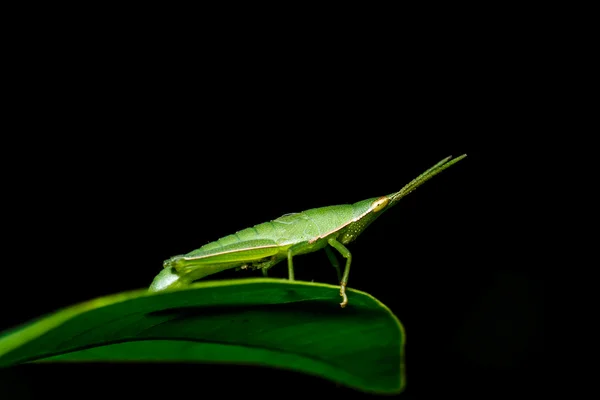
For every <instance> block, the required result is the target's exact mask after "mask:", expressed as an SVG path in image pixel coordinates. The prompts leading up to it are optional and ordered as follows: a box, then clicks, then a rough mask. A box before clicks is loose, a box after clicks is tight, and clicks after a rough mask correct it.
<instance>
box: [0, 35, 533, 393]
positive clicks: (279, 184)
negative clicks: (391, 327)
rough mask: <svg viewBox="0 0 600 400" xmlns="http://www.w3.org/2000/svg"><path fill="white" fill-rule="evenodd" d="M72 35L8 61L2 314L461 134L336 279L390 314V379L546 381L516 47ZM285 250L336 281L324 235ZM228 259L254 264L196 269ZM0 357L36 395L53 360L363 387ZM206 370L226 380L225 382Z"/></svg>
mask: <svg viewBox="0 0 600 400" xmlns="http://www.w3.org/2000/svg"><path fill="white" fill-rule="evenodd" d="M102 32H106V31H102ZM72 33H73V32H66V34H65V36H64V38H61V39H47V40H46V39H44V37H42V36H39V37H36V38H35V40H34V41H33V42H34V43H35V44H36V46H35V49H34V50H31V49H30V53H31V54H29V56H28V57H27V58H24V59H26V60H27V61H23V62H22V65H16V66H15V67H18V68H17V69H19V71H18V72H19V73H18V75H15V76H18V77H19V78H15V80H14V83H16V84H17V85H18V86H19V88H20V90H19V91H18V92H15V95H14V101H13V102H12V107H14V111H15V114H14V115H15V117H16V119H17V120H18V121H19V123H18V124H17V125H16V126H14V127H13V130H12V132H11V135H12V138H13V141H11V142H6V143H5V144H4V145H3V147H2V149H3V153H4V154H5V156H6V158H9V157H10V159H11V160H13V161H12V162H10V163H9V164H7V166H6V167H5V168H4V184H5V186H4V187H5V189H4V197H5V201H6V204H8V206H6V208H5V223H4V227H5V237H6V238H7V240H6V241H5V243H4V248H5V251H4V253H5V256H4V263H3V264H4V267H3V277H2V282H3V285H2V286H3V287H4V288H5V290H4V292H3V295H6V300H3V302H2V304H3V306H2V307H3V308H2V321H1V323H2V328H9V327H12V326H14V325H16V324H19V323H22V322H26V321H28V320H30V319H32V318H35V317H38V316H41V315H43V314H45V313H49V312H51V311H53V310H55V309H57V308H59V307H63V306H67V305H70V304H73V303H76V302H79V301H84V300H87V299H91V298H94V297H97V296H102V295H107V294H111V293H115V292H118V291H122V290H129V289H135V288H141V287H146V286H148V285H149V284H150V282H151V281H152V279H153V277H154V276H155V275H156V274H157V273H158V272H159V271H160V269H161V265H162V261H163V260H164V259H166V258H168V257H170V256H172V255H175V254H181V253H186V252H188V251H190V250H193V249H195V248H197V247H200V246H201V245H203V244H205V243H207V242H209V241H212V240H216V239H218V238H219V237H221V236H224V235H227V234H229V233H232V232H235V231H237V230H240V229H242V228H245V227H248V226H251V225H254V224H256V223H260V222H265V221H267V220H270V219H274V218H276V217H278V216H280V215H282V214H285V213H289V212H296V211H301V210H305V209H308V208H313V207H319V206H325V205H331V204H341V203H352V202H355V201H359V200H362V199H365V198H370V197H375V196H379V195H383V194H388V193H390V192H393V191H396V190H398V189H399V188H400V187H402V186H403V185H404V184H405V183H407V182H408V181H410V180H411V179H413V178H414V177H415V176H416V175H418V174H419V173H421V172H423V171H424V170H425V169H427V168H428V167H430V166H431V165H433V164H435V163H436V162H437V161H439V160H440V159H442V158H444V157H446V156H448V155H453V156H459V155H460V154H462V153H467V154H468V157H467V158H466V159H465V160H463V161H461V162H459V163H458V164H456V165H455V166H453V167H451V168H450V169H448V170H446V171H444V172H443V173H442V174H440V175H438V176H437V177H435V178H433V179H432V180H431V181H430V182H428V183H427V184H426V185H424V186H423V187H421V188H419V189H418V190H417V191H415V192H414V193H413V194H411V195H410V196H409V197H407V198H406V199H405V200H403V201H402V202H401V204H399V205H398V206H397V207H395V208H393V209H392V210H390V211H389V212H387V213H386V214H385V215H384V216H383V217H382V218H380V219H379V220H377V221H376V222H375V223H374V224H373V225H372V226H370V227H369V228H368V229H367V230H366V231H365V232H364V233H363V235H361V236H360V237H359V238H358V240H357V241H356V242H355V243H353V244H352V245H350V250H351V251H352V254H353V256H354V259H353V268H352V272H351V274H350V281H349V286H350V287H354V288H357V289H360V290H363V291H366V292H368V293H371V294H372V295H374V296H375V297H377V298H378V299H380V300H381V301H382V302H383V303H385V304H387V305H388V306H389V307H390V308H391V309H392V311H393V312H394V313H395V314H396V315H397V316H398V318H399V319H400V320H401V321H402V322H403V324H404V326H405V329H406V332H407V338H408V343H407V348H406V351H407V358H406V364H407V374H408V386H407V388H406V392H405V393H404V396H406V398H411V397H412V398H426V397H427V396H433V395H439V394H444V393H457V394H459V395H462V396H471V395H472V396H486V397H490V396H494V395H499V396H500V395H506V394H511V393H523V390H524V389H523V387H525V386H526V387H528V388H531V387H533V386H534V384H535V383H536V382H538V381H539V379H543V378H544V376H543V375H542V372H541V370H542V369H541V367H542V362H541V355H542V352H543V349H544V345H543V329H542V323H543V321H542V318H543V317H542V308H543V296H542V293H543V275H542V273H541V271H540V270H539V269H538V266H537V265H536V264H535V263H533V262H531V260H530V259H529V258H528V257H527V256H526V253H525V249H526V243H525V242H524V239H523V238H525V237H526V236H527V233H526V232H524V230H525V228H524V226H523V225H522V221H523V220H522V219H521V218H520V216H521V215H522V213H523V211H522V209H521V202H520V198H519V195H518V193H519V190H518V189H519V187H521V186H523V185H524V184H525V183H526V182H525V178H522V177H521V176H520V175H519V174H517V173H516V171H517V162H518V161H517V160H518V158H519V157H518V155H517V152H515V149H516V148H518V145H515V144H514V142H512V141H511V140H509V139H508V135H509V134H510V133H512V132H518V133H524V132H526V131H527V130H528V129H531V127H532V126H534V124H535V120H536V119H537V118H538V113H539V112H540V110H539V109H537V108H536V106H535V104H534V103H535V102H534V101H530V97H529V96H530V95H531V94H532V93H533V92H537V90H538V89H539V88H540V85H538V83H537V82H536V70H535V68H533V67H531V65H530V64H529V62H528V57H529V56H530V54H529V53H527V52H525V51H522V50H518V49H512V50H510V51H507V50H506V49H503V46H502V44H501V43H500V42H498V41H495V40H494V39H493V38H492V39H491V42H485V43H484V42H468V43H464V42H462V44H461V45H458V44H457V43H456V42H453V41H450V40H449V41H444V39H443V38H442V37H436V38H435V40H433V41H432V42H431V43H432V44H435V46H434V47H428V48H427V49H425V48H423V47H420V46H418V45H417V44H413V45H410V44H407V43H406V42H405V41H400V40H399V41H398V42H397V43H393V41H392V43H389V42H386V43H387V44H386V45H376V44H373V43H372V42H361V41H360V40H357V41H356V42H354V41H353V42H352V43H354V45H353V46H348V45H346V46H338V42H335V41H334V42H332V43H330V44H329V45H325V44H322V45H321V46H316V47H315V48H314V49H313V48H312V47H311V45H310V44H307V43H305V41H304V40H302V38H294V39H290V40H291V41H292V42H290V43H284V44H281V43H279V44H278V43H274V42H265V41H262V40H258V41H244V38H243V37H238V38H236V41H234V42H235V43H237V45H236V46H233V47H231V46H223V45H222V44H221V43H219V44H215V42H213V41H211V38H209V37H204V36H201V39H199V40H198V41H197V42H195V41H191V42H190V41H189V40H183V38H184V37H186V35H190V34H194V35H197V34H198V33H197V32H195V31H194V30H193V29H192V30H190V31H185V32H184V31H181V32H178V33H171V35H170V36H167V37H166V38H165V37H163V36H162V35H161V34H154V35H151V34H150V33H146V32H142V33H140V32H137V33H136V32H131V35H128V36H127V37H121V38H111V39H110V40H109V41H108V42H107V38H106V36H105V35H103V34H100V33H99V34H98V36H97V37H93V36H90V37H86V38H85V39H79V40H75V39H73V35H72ZM67 38H68V39H69V40H67ZM179 39H181V40H179ZM484 44H485V46H484ZM390 46H391V47H390ZM413 46H414V47H413ZM490 49H494V50H493V51H492V50H490ZM32 54H33V55H32ZM500 55H502V56H500ZM17 64H18V63H17ZM537 94H538V95H539V92H537ZM516 193H517V194H516ZM295 266H296V275H297V276H296V277H297V279H302V280H312V279H315V280H317V281H324V282H330V283H333V282H334V281H335V279H334V278H335V273H334V271H333V269H332V268H331V267H330V266H329V264H328V261H327V258H326V257H325V255H324V254H322V253H315V254H310V255H306V256H304V257H298V258H297V259H296V261H295ZM272 272H273V275H274V276H285V272H286V268H285V266H284V265H283V264H281V265H278V266H276V267H275V268H274V269H273V270H272ZM234 276H235V277H241V276H252V274H251V273H249V272H245V271H241V272H231V273H229V272H225V273H223V274H222V275H220V276H214V277H212V279H221V278H225V277H234ZM255 276H258V275H255ZM3 373H4V374H5V375H4V376H5V378H6V379H4V381H5V382H10V383H11V384H12V385H11V386H10V388H9V390H13V389H14V388H17V389H18V390H21V391H23V392H27V393H29V394H33V395H40V393H42V392H43V393H46V394H47V393H53V392H55V393H58V392H60V391H63V390H65V388H64V386H61V385H59V384H57V380H56V376H55V375H59V376H62V377H63V378H64V379H69V382H71V381H75V382H79V383H81V385H82V387H83V388H82V389H77V390H82V391H85V390H91V391H92V392H99V391H100V392H103V391H107V393H109V392H110V390H111V389H110V388H111V387H112V386H113V385H116V384H119V385H123V386H122V388H123V389H124V390H125V389H127V388H128V389H129V390H131V391H132V393H146V392H153V391H155V390H160V389H161V388H163V389H164V388H167V389H168V390H171V388H173V389H172V390H177V391H180V392H181V391H192V390H195V388H197V389H198V390H200V389H202V388H204V389H206V388H211V389H213V390H220V391H221V392H222V393H225V392H227V391H229V390H230V391H231V392H232V393H263V394H264V393H271V392H272V393H282V390H281V389H278V388H276V385H281V387H284V386H285V387H287V389H285V390H286V391H291V392H299V393H302V392H306V393H316V392H324V393H327V394H333V395H344V396H349V395H357V394H356V393H354V392H353V391H350V390H347V389H343V388H337V387H335V385H332V384H329V383H328V382H323V381H320V380H319V379H317V378H313V377H307V376H304V375H301V374H296V373H293V372H286V371H273V370H269V369H263V368H258V367H228V366H204V367H203V366H172V365H171V366H148V365H145V366H131V365H127V366H123V365H118V366H117V365H101V366H97V365H96V366H85V367H72V366H62V367H55V366H52V367H49V366H45V367H27V368H25V367H20V368H16V369H14V370H11V371H4V372H3ZM67 377H68V378H67ZM220 380H230V382H232V384H231V385H230V386H227V389H226V390H225V391H224V389H223V387H222V384H220V383H219V382H220ZM148 382H151V383H152V384H153V385H151V386H150V388H149V387H148ZM165 382H166V383H165ZM154 384H155V385H156V386H154ZM77 390H75V389H73V392H76V391H77ZM77 393H79V392H77ZM81 393H84V392H81Z"/></svg>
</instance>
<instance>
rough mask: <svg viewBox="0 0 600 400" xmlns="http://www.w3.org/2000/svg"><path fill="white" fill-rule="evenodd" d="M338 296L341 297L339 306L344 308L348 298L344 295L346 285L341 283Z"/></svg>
mask: <svg viewBox="0 0 600 400" xmlns="http://www.w3.org/2000/svg"><path fill="white" fill-rule="evenodd" d="M340 296H342V302H341V303H340V306H341V307H342V308H344V307H346V305H347V304H348V296H347V295H346V285H345V284H343V283H342V284H341V285H340Z"/></svg>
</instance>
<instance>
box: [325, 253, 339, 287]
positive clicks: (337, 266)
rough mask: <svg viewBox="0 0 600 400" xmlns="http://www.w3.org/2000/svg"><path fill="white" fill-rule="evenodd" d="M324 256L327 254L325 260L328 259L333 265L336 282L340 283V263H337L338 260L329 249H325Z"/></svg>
mask: <svg viewBox="0 0 600 400" xmlns="http://www.w3.org/2000/svg"><path fill="white" fill-rule="evenodd" d="M325 254H327V258H329V261H330V262H331V265H333V268H335V270H336V272H337V277H338V282H341V281H342V272H341V271H340V263H339V261H338V259H337V258H336V256H335V254H333V251H332V250H331V248H330V247H325Z"/></svg>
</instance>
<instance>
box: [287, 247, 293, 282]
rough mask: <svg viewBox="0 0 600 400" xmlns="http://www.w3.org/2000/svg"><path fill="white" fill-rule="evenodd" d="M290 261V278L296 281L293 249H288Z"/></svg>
mask: <svg viewBox="0 0 600 400" xmlns="http://www.w3.org/2000/svg"><path fill="white" fill-rule="evenodd" d="M287 259H288V277H289V280H290V281H293V280H294V263H293V262H292V249H291V248H290V249H288V252H287Z"/></svg>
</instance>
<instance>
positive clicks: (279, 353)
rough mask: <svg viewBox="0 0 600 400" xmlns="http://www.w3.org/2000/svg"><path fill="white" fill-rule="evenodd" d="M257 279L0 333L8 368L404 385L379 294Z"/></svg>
mask: <svg viewBox="0 0 600 400" xmlns="http://www.w3.org/2000/svg"><path fill="white" fill-rule="evenodd" d="M347 293H348V297H349V300H350V303H349V305H348V306H347V307H346V308H344V309H342V308H341V307H340V306H339V301H340V297H339V287H338V286H332V285H327V284H321V283H310V282H302V281H289V280H283V279H281V280H280V279H272V278H257V279H236V280H226V281H224V280H217V281H201V282H199V283H195V284H193V285H191V286H190V287H189V288H186V289H179V290H173V291H165V292H156V293H151V292H148V291H147V290H145V289H144V290H136V291H130V292H124V293H118V294H115V295H110V296H106V297H101V298H97V299H94V300H90V301H86V302H83V303H80V304H76V305H73V306H71V307H68V308H65V309H63V310H59V311H57V312H55V313H53V314H51V315H48V316H46V317H43V318H40V319H38V320H36V321H32V322H30V323H28V324H26V325H24V326H21V327H18V328H15V329H13V330H11V331H7V332H4V333H3V334H2V335H0V366H3V367H7V366H11V365H15V364H21V363H28V362H62V361H81V362H91V361H103V362H111V361H134V362H149V361H153V362H156V361H158V362H180V361H185V362H201V363H212V362H220V363H223V362H226V363H232V364H238V363H243V364H248V363H250V364H256V365H261V366H268V367H275V368H283V369H289V370H294V371H299V372H302V373H307V374H311V375H316V376H320V377H322V378H325V379H328V380H331V381H333V382H337V383H339V384H342V385H346V386H348V387H351V388H354V389H358V390H361V391H365V392H373V393H382V394H394V393H399V392H401V391H402V389H403V387H404V383H405V380H404V357H403V355H404V353H403V349H404V330H403V327H402V325H401V323H400V321H399V320H398V319H397V318H396V316H394V315H393V314H392V312H391V311H390V310H389V309H388V308H387V307H386V306H384V305H383V304H382V303H380V302H379V301H378V300H377V299H375V298H374V297H372V296H371V295H369V294H367V293H364V292H360V291H358V290H353V289H348V292H347Z"/></svg>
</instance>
